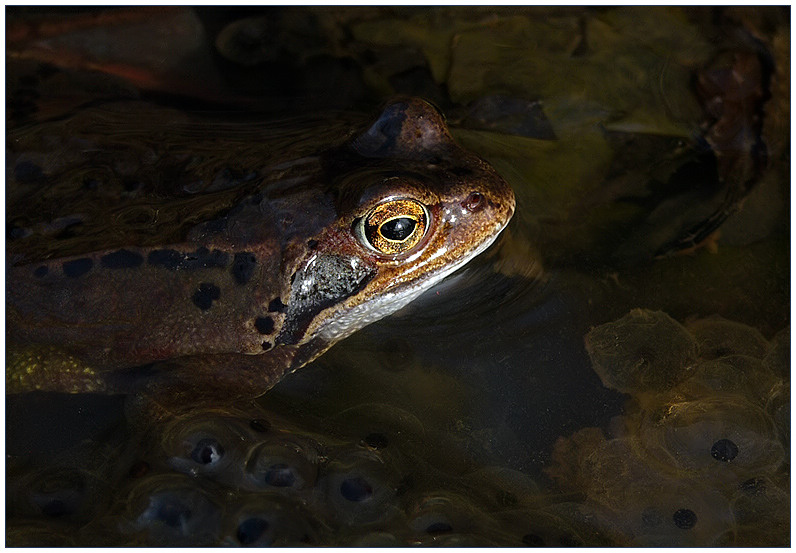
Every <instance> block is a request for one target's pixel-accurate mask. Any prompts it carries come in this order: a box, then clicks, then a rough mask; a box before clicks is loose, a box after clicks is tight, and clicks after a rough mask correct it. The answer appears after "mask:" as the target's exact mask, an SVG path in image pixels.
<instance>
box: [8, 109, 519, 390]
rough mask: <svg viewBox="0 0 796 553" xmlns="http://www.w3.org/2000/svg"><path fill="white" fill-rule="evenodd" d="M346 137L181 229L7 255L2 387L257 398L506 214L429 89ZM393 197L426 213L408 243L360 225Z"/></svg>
mask: <svg viewBox="0 0 796 553" xmlns="http://www.w3.org/2000/svg"><path fill="white" fill-rule="evenodd" d="M341 138H342V139H341V140H338V143H336V144H332V145H331V146H330V147H328V148H327V149H325V150H323V151H320V152H318V153H317V155H315V156H311V157H307V158H306V159H303V160H298V161H296V162H295V165H291V164H290V163H287V164H285V163H282V164H281V165H280V167H282V168H284V167H288V168H290V167H300V168H301V177H300V178H296V172H295V171H292V170H291V169H286V170H282V169H280V170H279V171H276V170H273V171H270V172H269V170H265V171H264V174H265V175H266V178H265V179H264V180H263V182H262V183H261V184H259V189H258V191H257V192H256V193H255V194H250V195H248V196H246V197H243V198H242V199H239V200H238V201H237V204H236V205H235V206H234V207H232V208H231V209H229V210H227V211H226V212H224V213H221V214H219V215H218V216H217V217H215V218H213V219H211V220H207V221H205V222H203V223H199V224H196V225H194V226H192V227H191V228H190V229H188V230H187V232H186V233H184V239H182V240H178V241H175V242H174V243H169V244H167V245H162V246H160V245H157V246H155V245H151V244H148V245H145V246H143V245H142V244H141V243H135V242H132V243H129V244H124V245H123V246H120V247H118V248H114V249H111V250H105V251H101V252H90V253H85V254H79V255H72V256H70V257H51V258H48V259H45V260H43V261H40V262H36V263H31V262H29V261H30V260H25V262H24V263H22V264H16V265H14V259H12V258H10V259H9V260H8V263H7V266H8V268H7V273H6V274H7V292H6V305H7V339H8V344H9V345H8V350H9V355H8V361H7V369H6V390H7V392H11V393H13V392H24V391H29V390H53V391H67V392H81V391H92V392H107V393H126V392H131V391H136V390H140V389H146V390H149V391H150V392H152V391H155V392H159V393H161V394H162V393H164V390H166V391H167V393H168V394H172V395H174V396H177V397H179V396H180V395H181V394H183V395H184V396H185V397H186V398H189V397H194V396H195V395H196V393H197V392H198V393H199V395H202V394H204V395H207V396H228V397H233V396H234V397H256V396H258V395H261V394H262V393H264V392H265V391H266V390H268V389H269V388H270V387H271V386H273V385H274V384H275V383H276V382H277V381H278V380H279V379H280V378H281V377H282V376H283V375H284V374H286V373H288V372H291V371H293V370H296V369H298V368H299V367H301V366H303V365H304V364H306V363H308V362H309V361H311V360H312V359H314V358H315V357H317V356H318V355H320V354H321V353H323V352H324V351H326V350H327V349H328V348H329V347H331V345H332V344H334V343H335V342H336V341H338V340H340V339H342V338H344V337H345V336H347V335H349V334H351V333H352V332H354V331H356V330H357V329H359V328H361V327H362V326H365V325H366V324H369V323H370V322H373V321H374V320H377V319H378V318H381V317H383V316H385V315H387V314H389V313H390V312H392V311H394V310H396V309H398V308H400V307H401V306H402V305H403V304H405V303H406V302H407V301H409V300H411V299H412V298H413V297H415V296H416V295H418V293H419V292H420V291H422V290H423V289H425V288H427V287H429V286H430V285H431V284H433V282H435V281H436V280H439V279H440V278H442V276H444V275H445V274H447V272H450V271H451V270H452V269H455V268H456V267H458V266H460V265H461V264H462V263H464V262H466V261H467V260H469V258H470V257H472V256H474V255H475V254H477V253H478V252H479V251H480V250H481V249H483V248H484V247H485V246H487V245H488V244H489V243H491V241H492V240H493V239H494V238H495V237H496V236H497V234H498V233H499V232H500V231H501V230H502V229H503V228H504V227H505V225H506V224H507V223H508V221H509V219H510V218H511V215H512V213H513V211H514V195H513V193H512V191H511V189H510V188H509V186H508V185H507V184H506V183H505V182H504V181H503V179H501V178H500V177H499V176H498V175H497V174H496V173H495V172H494V170H493V169H492V168H491V167H489V166H488V165H487V164H486V163H485V162H484V161H482V160H481V159H479V158H478V157H477V156H475V155H473V154H471V153H469V152H466V151H464V150H463V149H461V148H460V147H458V146H457V145H456V144H455V143H454V141H453V139H452V138H451V136H450V134H449V132H448V129H447V127H446V125H445V122H444V120H443V118H442V116H441V115H440V114H439V112H438V111H437V110H436V109H434V108H433V107H432V106H430V105H429V104H427V103H426V102H424V101H422V100H417V99H402V100H397V101H394V102H393V103H391V104H389V105H388V106H387V107H386V108H385V110H384V111H383V113H382V114H381V116H380V117H379V118H378V119H377V121H376V122H375V123H373V124H372V126H371V127H370V128H368V129H367V130H366V131H364V132H363V133H362V134H360V135H358V136H355V137H354V138H353V139H351V138H349V137H346V136H343V137H341ZM291 171H292V172H291ZM285 174H289V175H290V178H286V177H285ZM390 198H408V199H412V200H415V201H418V202H420V203H422V204H423V205H424V206H425V208H426V210H427V212H428V214H429V218H430V220H429V221H428V230H427V231H426V233H425V235H424V236H423V238H422V239H421V240H420V242H419V243H418V244H417V245H416V246H414V247H412V248H410V249H409V250H408V251H405V252H402V253H398V254H382V253H380V252H378V251H375V250H373V249H372V248H368V247H367V245H365V244H363V243H362V240H361V239H360V238H359V237H358V236H357V233H356V232H354V231H353V229H354V228H355V227H356V225H357V222H358V221H359V219H360V218H362V217H363V216H365V214H367V213H368V212H369V211H370V210H371V209H372V208H374V206H377V205H378V204H380V203H382V202H384V201H385V200H389V199H390ZM10 209H12V207H9V210H10ZM122 240H123V238H122ZM302 286H303V287H304V288H302Z"/></svg>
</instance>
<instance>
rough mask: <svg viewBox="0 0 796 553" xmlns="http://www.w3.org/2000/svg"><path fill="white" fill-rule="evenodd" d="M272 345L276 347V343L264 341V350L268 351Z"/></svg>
mask: <svg viewBox="0 0 796 553" xmlns="http://www.w3.org/2000/svg"><path fill="white" fill-rule="evenodd" d="M272 347H274V345H273V344H272V343H271V342H267V341H266V342H263V351H268V350H269V349H271V348H272Z"/></svg>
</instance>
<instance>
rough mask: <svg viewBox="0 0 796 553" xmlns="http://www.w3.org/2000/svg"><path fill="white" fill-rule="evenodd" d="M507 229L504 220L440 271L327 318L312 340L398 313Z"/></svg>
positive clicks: (339, 337) (344, 334)
mask: <svg viewBox="0 0 796 553" xmlns="http://www.w3.org/2000/svg"><path fill="white" fill-rule="evenodd" d="M506 226H508V221H506V222H501V223H498V224H496V225H495V232H494V233H492V234H491V235H490V236H489V237H488V238H486V239H485V240H483V241H482V242H481V243H480V244H478V245H477V246H476V247H475V248H473V249H472V250H469V251H467V252H465V253H464V254H463V255H462V256H461V257H460V258H459V259H457V260H455V261H454V262H452V263H449V264H448V265H446V266H445V267H444V268H441V269H439V270H437V271H433V272H430V273H428V274H427V275H425V276H423V277H421V278H419V279H417V280H416V281H415V282H413V283H412V284H409V285H407V286H406V287H404V288H400V289H398V290H393V291H385V292H383V293H382V294H381V295H379V296H378V297H375V298H373V299H372V300H370V301H366V302H364V303H361V304H359V305H355V306H353V307H351V308H349V309H347V310H344V311H343V312H341V313H338V314H337V315H335V316H333V317H329V319H328V320H327V321H326V322H325V323H324V324H322V326H321V327H320V328H319V329H318V331H317V333H316V334H315V337H317V338H320V339H321V340H324V341H326V342H329V343H334V342H336V341H338V340H342V339H343V338H345V337H347V336H349V335H351V334H353V333H354V332H356V331H357V330H359V329H360V328H363V327H365V326H367V325H369V324H371V323H374V322H376V321H378V320H380V319H383V318H384V317H386V316H388V315H390V314H392V313H394V312H396V311H398V310H399V309H401V308H402V307H404V306H405V305H407V304H408V303H410V302H412V301H413V300H414V299H415V298H417V297H418V296H420V295H421V294H422V293H424V292H426V291H427V290H428V289H430V288H432V287H433V286H434V285H436V284H437V283H439V282H440V281H442V280H443V279H444V278H446V277H447V276H449V275H451V274H452V273H454V272H456V271H458V270H459V269H461V268H462V267H463V266H464V265H466V264H467V263H468V262H469V261H470V260H472V259H473V258H475V257H477V256H478V255H479V254H481V253H482V252H484V251H485V250H486V249H487V248H489V246H491V245H492V244H493V243H494V242H495V240H497V238H498V236H499V235H500V233H501V232H502V231H503V229H505V228H506Z"/></svg>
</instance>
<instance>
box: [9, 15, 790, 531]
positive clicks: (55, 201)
mask: <svg viewBox="0 0 796 553" xmlns="http://www.w3.org/2000/svg"><path fill="white" fill-rule="evenodd" d="M38 15H40V12H37V11H36V10H31V9H22V8H17V9H10V10H8V11H7V16H8V21H9V24H10V25H11V26H10V27H9V30H8V31H7V54H6V55H7V63H8V65H9V73H8V75H9V76H8V79H7V92H6V94H7V128H8V129H23V128H26V125H29V124H31V123H33V122H36V121H61V122H62V123H60V124H62V125H64V128H66V129H69V128H70V127H69V126H70V125H74V126H75V127H80V128H86V126H88V127H92V126H93V127H97V125H98V123H97V121H96V119H92V117H94V116H93V115H91V116H90V115H87V114H93V113H96V112H95V111H92V110H96V109H99V110H107V109H108V105H107V103H108V102H110V101H116V100H119V99H124V100H135V101H139V100H142V101H145V102H148V103H150V104H151V103H154V104H157V105H159V106H161V107H159V108H157V109H155V108H152V107H139V108H137V109H141V116H140V121H139V124H138V125H137V126H136V127H135V128H124V129H119V133H118V136H119V149H118V151H115V152H113V153H107V152H96V157H95V162H94V163H93V164H91V165H90V166H86V167H85V168H84V170H85V175H84V176H85V178H84V179H80V182H81V183H82V184H86V183H89V188H88V189H86V190H82V189H81V190H76V189H72V188H70V186H69V185H66V184H63V183H61V186H60V187H59V186H55V187H51V188H42V187H41V184H40V183H41V179H40V177H42V176H43V175H45V174H49V173H50V172H51V171H53V170H54V169H53V168H56V167H59V164H64V163H68V162H69V158H68V156H69V155H72V154H70V152H74V151H80V147H81V146H80V144H61V143H59V144H51V145H50V149H49V150H45V154H42V153H37V154H34V153H30V149H29V150H26V149H25V148H24V147H20V146H19V145H17V146H16V147H12V146H9V151H8V152H7V154H6V159H7V164H6V174H7V180H10V176H12V175H13V177H14V179H13V181H14V182H15V183H16V185H15V187H10V188H8V189H7V192H6V199H7V212H6V240H7V242H6V243H7V252H8V253H9V254H10V255H13V256H21V257H22V258H25V257H26V256H28V257H32V258H43V257H49V256H53V255H66V254H68V253H70V252H69V251H64V248H65V247H64V244H75V243H78V244H80V247H82V248H86V249H99V248H106V247H107V248H110V247H115V246H119V245H122V242H124V241H126V240H129V239H130V235H129V234H125V230H126V229H128V228H132V227H134V228H137V229H141V228H144V229H149V230H148V232H144V233H142V234H140V235H135V239H134V240H135V242H137V243H139V244H157V243H158V242H160V241H163V240H166V239H167V238H166V237H164V236H163V235H162V233H161V230H160V228H159V227H158V226H157V225H155V224H153V225H151V226H147V224H146V221H147V220H149V219H148V218H150V219H152V220H153V221H155V220H157V221H159V222H160V224H162V227H163V228H168V229H171V230H172V231H177V230H178V228H177V227H178V226H179V225H178V224H175V221H186V222H185V224H189V223H190V221H188V220H187V219H186V218H187V217H188V216H189V212H190V213H200V212H201V210H202V209H213V205H214V204H213V202H224V201H228V200H229V198H228V196H227V195H234V194H237V193H238V191H240V190H243V189H245V188H246V186H247V182H248V181H247V179H246V174H247V173H246V171H245V168H246V167H247V166H250V165H253V164H256V163H261V162H262V156H263V155H264V154H263V152H264V151H266V152H271V153H272V155H273V158H272V159H279V158H280V157H281V156H284V157H286V158H287V157H293V158H296V157H300V156H301V155H306V150H307V149H311V148H312V147H315V146H317V143H318V142H319V141H321V142H322V141H323V137H324V136H339V135H340V134H341V133H343V134H344V133H346V132H350V129H351V127H352V125H354V124H355V123H354V122H355V121H366V120H367V118H368V117H369V116H370V115H372V114H373V113H375V112H376V111H377V109H378V106H379V105H380V104H381V103H382V102H383V101H384V100H385V99H386V98H388V97H391V96H393V95H397V94H407V95H418V96H423V97H425V98H428V99H430V100H432V101H433V102H435V103H436V104H437V105H438V106H440V107H441V109H442V110H443V111H444V112H445V113H446V115H447V116H448V120H449V123H450V125H451V127H452V130H453V133H454V136H455V137H456V139H457V140H458V141H459V142H460V143H461V144H462V145H464V146H466V147H467V148H469V149H472V150H473V151H476V152H477V153H479V154H480V155H481V156H483V157H484V158H485V159H487V160H488V161H489V162H490V163H491V164H492V165H493V166H494V167H495V168H496V169H497V170H498V171H499V172H500V173H501V174H502V175H503V176H504V178H506V180H508V181H509V182H510V183H511V185H512V187H513V188H514V190H515V193H516V196H517V212H516V214H515V217H514V219H513V220H512V222H511V224H510V226H509V228H508V229H507V230H506V231H505V232H504V234H503V235H502V236H501V238H500V239H499V241H498V243H496V244H495V245H494V246H493V247H492V248H491V249H490V250H489V251H487V252H486V253H485V254H483V255H482V256H480V257H479V258H477V259H476V260H475V261H473V262H472V263H470V264H469V265H468V266H467V267H466V268H465V269H463V270H462V271H459V272H458V273H457V274H455V275H453V276H451V277H449V278H448V279H447V280H445V281H444V282H443V283H441V284H440V285H438V286H437V287H435V288H434V289H432V290H430V291H429V292H428V293H426V294H425V295H424V296H423V297H421V298H420V299H419V300H417V301H415V302H414V303H412V304H410V305H409V306H408V307H406V308H405V309H404V310H402V311H400V312H399V313H397V314H395V315H393V316H391V317H389V318H387V319H384V320H382V321H380V322H378V323H375V324H373V325H371V326H369V327H367V328H365V329H363V330H362V331H360V332H358V333H357V334H355V335H354V336H352V337H350V338H348V339H346V340H345V341H344V342H341V343H340V344H338V345H337V346H335V347H334V348H333V349H332V350H330V351H329V352H328V353H326V354H325V355H324V356H322V357H321V358H320V359H318V360H317V361H315V362H314V363H312V364H310V365H309V366H307V367H304V368H303V369H301V370H299V371H297V372H296V373H294V374H292V375H290V376H288V377H287V378H285V379H284V380H283V381H282V382H281V383H280V384H279V385H277V386H276V387H275V388H274V389H272V390H271V391H270V392H269V393H268V394H266V395H265V396H264V397H262V398H260V399H259V400H257V401H256V402H251V403H245V404H241V405H235V406H233V407H225V408H223V409H222V408H220V407H214V406H209V405H205V406H197V407H196V408H195V409H192V410H190V411H188V412H187V413H186V414H184V415H182V416H180V417H179V418H173V419H167V420H164V421H161V422H160V423H159V424H158V425H157V426H155V427H144V428H142V423H141V421H140V420H137V419H136V418H135V417H132V418H130V417H126V416H125V412H126V411H125V405H124V400H123V398H119V397H103V396H91V395H82V396H81V395H76V396H68V395H58V394H43V393H32V394H24V395H11V396H7V398H6V454H7V455H6V509H7V520H6V523H7V536H6V541H7V544H8V545H184V546H188V545H213V544H218V545H222V544H223V545H374V546H377V545H384V546H387V545H409V544H420V545H449V546H453V545H460V546H464V545H500V546H522V545H528V546H544V545H547V546H569V545H642V546H711V545H714V546H720V545H743V546H764V545H780V546H781V545H788V544H789V540H790V494H789V489H790V455H789V451H790V340H789V323H790V319H789V303H790V289H789V280H790V278H789V277H790V268H789V264H790V236H789V235H790V225H789V218H790V209H789V202H790V187H789V175H790V159H789V146H790V144H789V139H790V127H789V125H790V115H789V113H790V112H789V109H790V104H789V85H790V77H789V73H788V72H789V67H790V60H789V53H790V28H789V10H788V9H787V8H755V9H754V10H744V9H709V10H681V9H675V8H654V9H653V8H606V9H575V8H572V9H570V8H550V9H547V8H545V9H541V8H529V9H508V8H507V9H501V10H492V9H487V8H465V9H435V10H429V9H410V8H400V9H398V8H395V9H393V8H357V9H352V8H347V9H346V8H340V9H330V10H319V9H314V10H313V9H295V10H291V9H272V10H265V11H263V10H257V9H251V10H237V11H230V10H215V9H198V10H190V9H173V10H168V11H163V12H158V13H153V12H150V11H147V10H126V11H114V12H110V13H106V14H105V15H104V16H99V15H97V14H96V13H95V12H93V11H91V10H76V11H75V10H73V11H62V12H56V13H55V14H51V15H50V16H49V17H50V19H48V21H49V22H50V23H49V24H44V23H41V22H39V23H36V24H33V23H31V22H32V21H35V17H36V16H38ZM55 23H58V24H57V25H56V24H55ZM136 105H138V106H145V105H144V104H136ZM164 110H168V111H164ZM175 110H176V111H175ZM196 110H201V111H202V112H203V113H207V112H210V113H212V114H213V117H214V118H215V119H216V120H217V121H218V123H217V124H216V125H215V126H214V130H213V131H211V132H210V133H209V134H212V135H213V136H219V135H220V136H222V137H226V138H222V139H221V141H220V142H213V140H211V139H208V138H207V134H206V133H205V134H203V133H202V132H201V131H197V141H196V142H194V141H191V140H186V141H184V142H183V143H179V144H175V145H174V148H175V150H178V151H181V152H188V153H190V152H193V154H195V155H196V156H197V157H196V160H195V161H194V162H193V164H192V165H191V167H192V168H195V167H196V166H197V164H198V165H201V163H206V164H207V174H208V175H214V177H213V178H208V179H206V180H205V181H196V182H194V181H192V182H187V181H186V182H183V181H181V180H180V173H179V172H178V171H177V169H176V168H172V169H173V171H172V173H168V172H161V173H159V174H160V175H161V180H157V181H153V182H138V181H136V180H135V179H134V178H132V175H136V174H137V173H136V170H135V167H134V165H135V163H144V161H143V160H146V159H147V156H148V155H149V152H148V151H147V149H146V147H144V146H143V143H144V142H145V141H146V139H151V136H153V135H154V136H159V137H162V140H168V139H169V138H168V136H167V135H165V134H162V133H164V131H163V121H164V115H163V114H164V113H168V114H169V115H168V116H169V117H176V118H179V117H180V116H179V113H180V112H181V111H196ZM341 112H344V113H346V114H347V113H351V112H355V113H358V114H365V115H363V116H362V117H361V118H360V117H359V115H355V116H349V115H343V114H341ZM319 113H320V114H328V115H315V114H319ZM106 114H107V119H106V120H105V121H104V124H105V125H110V126H112V123H113V115H112V111H107V112H106ZM252 114H256V117H257V118H279V119H282V118H284V117H286V116H296V115H300V116H302V122H301V124H298V123H296V121H295V120H291V121H293V122H292V123H281V124H280V126H279V127H278V128H279V129H280V131H279V132H276V133H272V134H270V135H269V136H270V139H271V140H273V142H272V143H271V144H272V145H269V148H263V147H262V145H260V147H251V148H249V147H248V146H247V144H251V142H252V140H251V136H252V133H253V132H255V131H254V130H252V126H251V125H250V123H247V122H246V121H247V120H248V119H251V118H252V117H253V115H252ZM310 114H312V115H311V116H310ZM81 118H82V119H81ZM357 124H359V123H357ZM319 128H321V129H322V131H319V130H318V129H319ZM307 129H315V130H314V131H311V132H310V134H309V135H308V130H307ZM347 129H348V130H347ZM96 132H101V129H99V128H97V129H96ZM158 133H161V134H158ZM199 136H202V140H199V139H198V137H199ZM15 148H16V149H15ZM46 152H49V153H46ZM269 159H270V158H269ZM131 164H132V165H131ZM230 167H231V168H232V169H229V168H230ZM221 168H226V169H227V170H226V172H224V170H223V169H221ZM108 175H111V176H113V178H115V179H117V180H113V179H108ZM163 175H166V176H165V177H164V176H163ZM92 179H95V180H93V181H92ZM102 179H105V180H102ZM100 181H101V182H102V183H104V187H102V189H101V191H100V193H97V192H96V190H95V189H92V188H91V186H90V183H91V182H100ZM64 182H66V181H64ZM69 182H77V179H72V180H69ZM208 187H209V188H208ZM174 190H180V191H181V193H182V194H184V196H186V197H187V196H192V195H196V198H197V199H196V203H193V204H190V205H189V208H188V210H189V212H175V211H174V210H173V209H170V207H171V205H170V204H168V203H158V202H156V201H155V202H153V201H152V197H153V194H154V195H155V197H157V195H158V192H161V193H162V194H160V196H162V197H168V196H169V194H172V195H173V191H174ZM142 191H144V192H145V193H144V192H142ZM153 191H154V192H153ZM169 191H171V192H169ZM197 192H201V194H199V193H197ZM91 194H95V195H94V196H92V195H91ZM96 194H99V195H96ZM103 194H105V195H107V197H106V198H105V200H103V201H107V203H102V202H100V203H97V202H96V201H87V199H86V198H97V197H103V196H102V195H103ZM119 197H123V198H126V200H125V203H124V209H122V210H120V211H114V210H112V209H108V208H107V206H108V205H111V206H114V205H118V198H119ZM179 205H181V206H183V207H182V209H185V205H188V204H186V203H185V202H181V203H180V204H179ZM738 207H740V208H741V209H737V208H738ZM154 214H157V217H155V216H154ZM76 241H77V242H76ZM84 251H85V250H84ZM7 262H8V261H7Z"/></svg>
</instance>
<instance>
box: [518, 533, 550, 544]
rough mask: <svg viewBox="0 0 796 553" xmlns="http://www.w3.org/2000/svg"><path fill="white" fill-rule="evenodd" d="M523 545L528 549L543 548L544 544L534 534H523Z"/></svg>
mask: <svg viewBox="0 0 796 553" xmlns="http://www.w3.org/2000/svg"><path fill="white" fill-rule="evenodd" d="M522 543H523V545H527V546H528V547H544V546H545V543H544V540H543V539H542V538H540V537H539V536H537V535H536V534H525V535H524V536H523V537H522Z"/></svg>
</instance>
